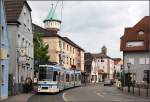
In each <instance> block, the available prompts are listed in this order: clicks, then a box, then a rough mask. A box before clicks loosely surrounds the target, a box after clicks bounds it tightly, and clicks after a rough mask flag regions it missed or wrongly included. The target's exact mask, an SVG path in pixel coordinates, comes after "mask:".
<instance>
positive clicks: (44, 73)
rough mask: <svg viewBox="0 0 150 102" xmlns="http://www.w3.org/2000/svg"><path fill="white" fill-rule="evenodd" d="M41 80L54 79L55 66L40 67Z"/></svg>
mask: <svg viewBox="0 0 150 102" xmlns="http://www.w3.org/2000/svg"><path fill="white" fill-rule="evenodd" d="M39 81H53V68H51V67H40V68H39Z"/></svg>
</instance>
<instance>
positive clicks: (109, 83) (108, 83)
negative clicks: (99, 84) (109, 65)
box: [104, 79, 113, 86]
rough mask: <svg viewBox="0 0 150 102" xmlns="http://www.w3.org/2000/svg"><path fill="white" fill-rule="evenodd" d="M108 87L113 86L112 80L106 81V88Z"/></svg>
mask: <svg viewBox="0 0 150 102" xmlns="http://www.w3.org/2000/svg"><path fill="white" fill-rule="evenodd" d="M106 85H108V86H111V85H113V83H112V80H110V79H106V80H105V81H104V86H106Z"/></svg>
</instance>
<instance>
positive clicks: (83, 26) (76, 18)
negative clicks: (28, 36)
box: [29, 1, 149, 57]
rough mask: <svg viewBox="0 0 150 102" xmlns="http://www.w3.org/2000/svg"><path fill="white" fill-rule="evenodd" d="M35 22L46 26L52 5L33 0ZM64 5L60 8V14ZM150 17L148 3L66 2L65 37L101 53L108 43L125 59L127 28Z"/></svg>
mask: <svg viewBox="0 0 150 102" xmlns="http://www.w3.org/2000/svg"><path fill="white" fill-rule="evenodd" d="M29 5H30V6H31V8H32V10H33V11H32V17H33V18H32V19H33V22H35V23H37V24H39V25H43V23H42V21H43V20H44V19H45V17H46V16H47V14H48V11H49V9H50V5H51V2H45V1H44V2H41V1H40V2H39V1H38V2H37V1H32V2H31V1H30V2H29ZM60 9H61V3H59V6H58V8H57V11H56V12H57V13H58V14H59V15H60ZM146 15H149V7H148V4H147V2H146V1H141V2H136V1H134V2H133V1H132V2H131V1H124V2H123V1H120V2H119V1H117V2H114V1H113V2H111V1H106V2H105V1H101V2H98V1H94V2H90V1H84V2H80V1H72V2H69V1H64V7H63V18H62V29H61V32H60V33H61V35H62V36H67V37H69V38H71V39H72V40H73V41H74V42H75V43H77V44H79V45H80V46H81V47H82V48H84V49H85V50H86V51H90V52H100V49H101V47H102V46H103V45H104V44H105V45H106V46H107V47H108V54H109V55H110V56H112V57H122V52H120V37H121V36H122V34H123V33H124V27H130V26H131V27H132V26H134V25H135V24H136V23H137V22H138V21H139V20H140V19H141V18H143V17H144V16H146Z"/></svg>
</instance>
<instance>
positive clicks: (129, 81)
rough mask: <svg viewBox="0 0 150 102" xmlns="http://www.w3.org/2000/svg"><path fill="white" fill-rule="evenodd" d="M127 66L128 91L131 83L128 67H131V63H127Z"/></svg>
mask: <svg viewBox="0 0 150 102" xmlns="http://www.w3.org/2000/svg"><path fill="white" fill-rule="evenodd" d="M127 67H128V92H130V84H131V76H130V68H131V63H127Z"/></svg>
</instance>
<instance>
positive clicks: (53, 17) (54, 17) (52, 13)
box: [44, 6, 60, 21]
mask: <svg viewBox="0 0 150 102" xmlns="http://www.w3.org/2000/svg"><path fill="white" fill-rule="evenodd" d="M48 20H56V21H60V19H59V18H58V16H57V15H56V12H55V9H54V8H53V6H52V8H51V9H50V11H49V13H48V15H47V17H46V19H45V20H44V21H48Z"/></svg>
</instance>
